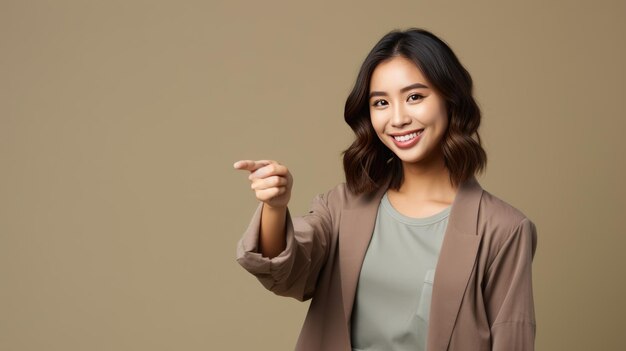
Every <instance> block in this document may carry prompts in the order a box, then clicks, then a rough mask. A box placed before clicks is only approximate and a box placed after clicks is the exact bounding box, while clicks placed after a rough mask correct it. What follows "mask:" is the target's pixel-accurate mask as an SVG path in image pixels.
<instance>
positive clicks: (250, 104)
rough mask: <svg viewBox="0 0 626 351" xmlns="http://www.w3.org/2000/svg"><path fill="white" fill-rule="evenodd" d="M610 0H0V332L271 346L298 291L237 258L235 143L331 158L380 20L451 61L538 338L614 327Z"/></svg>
mask: <svg viewBox="0 0 626 351" xmlns="http://www.w3.org/2000/svg"><path fill="white" fill-rule="evenodd" d="M624 14H626V5H625V2H624V1H595V2H588V1H566V0H561V1H523V2H522V1H519V2H503V1H493V2H485V1H471V2H469V1H446V2H440V1H438V2H434V1H416V0H414V1H385V2H381V1H351V2H347V1H346V2H318V1H315V2H312V1H309V2H295V1H282V2H271V1H247V2H236V1H229V2H228V3H227V2H226V1H224V2H215V1H208V2H207V1H134V0H133V1H129V0H125V1H106V2H105V1H99V2H96V1H17V0H15V1H9V0H3V1H2V2H0V53H1V54H0V89H1V91H0V284H1V285H0V349H1V350H11V351H14V350H20V351H21V350H33V351H34V350H37V351H39V350H47V351H53V350H59V351H70V350H77V351H78V350H81V351H82V350H91V351H97V350H150V351H156V350H250V349H255V350H291V349H293V346H294V345H295V342H296V339H297V337H298V333H299V331H300V327H301V325H302V321H303V320H304V316H305V314H306V310H307V307H308V302H304V303H299V302H298V301H296V300H293V299H288V298H282V297H278V296H275V295H273V294H272V293H270V292H269V291H267V290H265V289H264V288H263V287H262V286H261V284H260V283H259V282H258V281H256V279H255V278H254V277H253V276H252V275H250V274H248V273H247V272H246V271H245V270H243V268H241V267H240V266H239V265H238V264H237V262H236V261H235V246H236V243H237V240H238V239H239V238H240V236H241V234H242V233H243V231H244V229H245V228H246V227H247V225H248V223H249V220H250V218H251V216H252V213H253V211H254V208H255V207H256V205H257V203H258V202H257V200H256V198H255V197H254V192H253V191H252V190H251V189H250V183H249V181H248V179H247V175H248V173H247V172H246V171H238V170H235V169H233V166H232V165H233V163H234V162H235V161H237V160H240V159H274V160H278V161H279V162H281V163H283V164H285V165H287V166H288V167H289V169H290V171H291V172H292V174H293V176H294V188H293V193H292V200H291V202H290V205H289V206H290V209H291V211H292V213H293V214H297V215H299V214H303V213H305V212H306V211H307V210H308V207H309V204H310V203H311V200H312V199H313V197H314V196H315V195H316V194H318V193H321V192H324V191H326V190H328V189H330V188H331V187H332V186H334V185H335V184H337V183H339V182H342V181H344V178H343V170H342V168H341V157H340V152H341V151H342V150H343V149H345V148H346V147H347V146H348V145H349V144H350V143H351V141H352V131H351V130H350V128H349V127H348V126H347V124H345V122H344V120H343V107H344V103H345V99H346V97H347V96H348V93H349V91H350V89H351V87H352V85H353V84H354V80H355V78H356V73H357V71H358V68H359V66H360V64H361V63H362V60H363V59H364V58H365V56H366V55H367V53H368V52H369V50H370V49H371V48H372V47H373V46H374V44H375V43H376V42H377V41H378V40H379V39H380V38H381V37H382V36H383V35H384V34H385V33H387V32H388V31H390V30H392V29H407V28H409V27H422V28H425V29H428V30H431V31H432V32H434V33H435V34H436V35H439V36H440V37H441V38H442V39H444V40H445V41H446V42H447V43H448V44H449V45H450V46H451V47H452V49H453V50H454V51H455V52H456V54H457V55H458V56H459V58H460V60H461V61H462V63H463V64H464V65H465V66H466V67H467V69H468V70H469V71H470V73H471V75H472V77H473V79H474V82H475V95H476V98H477V100H478V103H479V105H480V107H481V109H482V112H483V122H482V125H481V129H480V132H481V135H482V137H483V140H484V144H485V148H486V151H487V154H488V166H487V173H486V174H485V175H484V176H481V177H479V181H480V182H481V184H482V185H483V186H484V187H485V189H486V190H488V191H490V192H492V193H493V194H495V195H497V196H499V197H501V198H503V199H505V200H506V201H508V202H509V203H511V204H512V205H514V206H516V207H517V208H519V209H521V210H522V211H523V212H524V213H526V214H527V215H528V216H529V217H530V218H531V219H532V220H533V221H534V222H535V223H536V224H537V227H538V249H537V253H536V256H535V260H534V264H533V279H534V280H533V284H534V294H535V295H534V296H535V309H536V317H537V339H536V346H537V350H546V351H547V350H568V351H575V350H603V351H604V350H622V349H623V338H622V336H623V326H624V323H623V320H624V313H625V312H626V311H625V308H624V307H625V303H624V296H626V288H625V286H624V276H625V272H624V267H625V266H626V265H625V264H624V257H625V253H624V252H625V251H624V248H625V244H626V238H625V236H624V234H626V233H625V230H624V215H625V209H626V203H625V199H626V193H625V187H624V179H626V172H625V170H626V168H625V164H624V163H625V162H624V160H625V158H624V154H625V152H624V151H626V150H625V146H626V145H625V141H624V140H625V139H624V137H623V133H624V130H626V113H625V111H626V104H624V101H625V99H626V94H625V92H626V90H625V84H624V82H625V81H626V74H625V68H624V62H626V49H625V44H624V42H625V41H624V38H625V37H626V35H625V34H626V33H625V32H626V30H625V29H626V22H625V21H624Z"/></svg>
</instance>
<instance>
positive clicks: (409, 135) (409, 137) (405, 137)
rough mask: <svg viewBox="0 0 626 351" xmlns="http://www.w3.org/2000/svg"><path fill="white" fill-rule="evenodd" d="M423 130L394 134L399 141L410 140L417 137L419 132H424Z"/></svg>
mask: <svg viewBox="0 0 626 351" xmlns="http://www.w3.org/2000/svg"><path fill="white" fill-rule="evenodd" d="M422 132H423V130H420V131H418V132H417V133H411V134H407V135H403V136H394V139H396V140H397V141H408V140H411V139H413V138H415V137H416V136H418V135H419V134H422Z"/></svg>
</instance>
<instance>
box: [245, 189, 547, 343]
mask: <svg viewBox="0 0 626 351" xmlns="http://www.w3.org/2000/svg"><path fill="white" fill-rule="evenodd" d="M388 185H389V183H386V184H385V185H384V186H382V187H380V188H379V189H378V190H377V191H376V192H375V193H374V194H373V196H366V195H363V194H361V195H358V196H355V195H354V194H353V193H351V192H350V191H349V190H348V189H347V187H346V184H345V183H340V184H338V185H336V186H335V187H333V188H332V189H330V190H329V191H327V192H326V193H323V194H318V195H317V196H316V197H315V198H314V199H313V201H312V204H311V209H310V211H309V212H308V213H307V214H304V215H302V216H296V217H292V216H291V214H290V213H289V209H287V222H286V230H287V232H286V239H287V247H286V249H285V250H284V251H283V252H282V253H281V254H280V255H278V256H277V257H274V258H272V259H268V258H267V257H263V256H262V255H261V254H260V253H258V252H257V243H258V238H259V229H260V224H261V221H260V220H261V210H262V206H263V203H262V202H259V205H258V206H257V208H256V211H255V212H254V214H253V216H252V220H251V221H250V224H249V226H248V228H247V229H246V231H245V232H244V234H243V237H242V238H241V240H239V242H238V244H237V261H238V262H239V264H240V265H241V266H243V267H244V268H245V269H246V270H247V271H248V272H250V273H252V274H253V275H254V276H256V277H257V278H258V280H259V281H260V282H261V283H262V284H263V285H264V286H265V287H266V288H267V289H269V290H270V291H272V292H274V293H275V294H277V295H281V296H290V297H293V298H295V299H298V300H300V301H305V300H308V299H310V298H312V300H311V303H310V305H309V310H308V313H307V316H306V318H305V321H304V325H303V327H302V331H301V333H300V336H299V338H298V342H297V344H296V348H295V350H296V351H325V350H328V351H351V342H350V319H351V315H352V306H353V302H354V298H355V292H356V288H357V283H358V279H359V274H360V269H361V264H362V263H363V259H364V257H365V253H366V251H367V247H368V245H369V240H370V238H371V236H372V233H373V230H374V224H375V220H376V214H377V211H378V206H379V204H380V200H381V198H382V196H383V195H384V192H385V191H386V190H387V187H388ZM536 247H537V230H536V227H535V224H534V223H533V222H532V221H531V220H530V219H528V218H527V217H526V216H525V215H524V213H522V212H521V211H520V210H518V209H516V208H515V207H513V206H512V205H510V204H508V203H506V202H504V201H503V200H501V199H499V198H498V197H496V196H495V195H492V194H491V193H489V192H488V191H486V190H484V189H483V188H482V187H481V185H480V184H479V183H478V181H477V180H476V178H475V177H471V178H470V179H468V180H467V181H465V182H464V183H462V184H461V185H460V187H459V190H458V192H457V194H456V196H455V199H454V201H453V203H452V208H451V211H450V216H449V218H448V225H447V227H446V232H445V235H444V240H443V243H442V246H441V252H440V254H439V258H438V261H437V265H436V267H435V270H436V274H435V279H434V282H433V290H432V300H431V307H430V318H429V327H428V336H427V350H428V351H445V350H450V351H474V350H475V351H478V350H480V351H487V350H493V351H515V350H519V351H531V350H534V340H535V325H536V323H535V311H534V302H533V288H532V271H531V264H532V260H533V258H534V256H535V250H536Z"/></svg>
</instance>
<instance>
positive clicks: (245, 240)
mask: <svg viewBox="0 0 626 351" xmlns="http://www.w3.org/2000/svg"><path fill="white" fill-rule="evenodd" d="M331 191H332V189H331V190H329V191H328V192H326V193H323V194H318V195H316V196H315V198H314V199H313V200H312V202H311V205H310V210H309V212H308V213H306V214H304V215H302V216H292V215H291V212H290V211H289V207H287V216H286V221H285V231H286V241H287V243H286V244H287V245H286V248H285V250H283V251H282V252H281V253H280V254H279V255H278V256H276V257H273V258H271V259H270V258H268V257H264V256H262V254H261V253H260V252H259V251H258V243H259V234H260V228H261V213H262V209H263V202H260V203H259V204H258V206H257V208H256V211H255V212H254V214H253V215H252V219H251V221H250V223H249V225H248V228H247V229H246V230H245V232H244V233H243V236H242V238H241V239H240V240H239V242H238V243H237V262H238V263H239V264H240V265H241V266H242V267H243V268H245V269H246V270H247V271H248V272H250V273H251V274H253V275H254V276H255V277H256V278H257V279H258V280H259V281H260V282H261V284H263V286H264V287H265V288H266V289H268V290H270V291H272V292H274V293H275V294H276V295H280V296H287V297H293V298H295V299H297V300H299V301H305V300H308V299H310V298H311V297H312V296H313V293H314V291H315V287H316V283H317V278H318V276H319V273H320V271H321V268H322V266H323V265H324V263H325V262H326V259H327V257H328V251H329V242H330V236H331V228H332V220H331V214H330V211H329V208H328V196H329V195H330V192H331Z"/></svg>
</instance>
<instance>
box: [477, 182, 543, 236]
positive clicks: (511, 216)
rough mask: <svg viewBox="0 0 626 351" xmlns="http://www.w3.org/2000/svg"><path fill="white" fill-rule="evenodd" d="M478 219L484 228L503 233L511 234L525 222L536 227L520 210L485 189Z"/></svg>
mask: <svg viewBox="0 0 626 351" xmlns="http://www.w3.org/2000/svg"><path fill="white" fill-rule="evenodd" d="M478 217H479V218H478V222H479V223H483V226H484V227H488V228H493V229H498V230H497V231H498V232H501V233H510V232H512V231H514V230H515V229H516V228H517V227H519V226H520V225H522V224H524V222H525V221H527V222H530V223H529V224H531V225H534V223H533V222H532V220H531V219H530V218H529V217H528V216H527V215H526V213H524V212H523V211H522V210H521V209H520V208H518V207H516V206H514V205H513V204H511V203H510V202H509V201H506V200H504V199H503V198H501V197H499V196H497V195H494V194H493V193H491V192H489V191H488V190H485V189H483V194H482V197H481V200H480V211H479V216H478Z"/></svg>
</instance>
